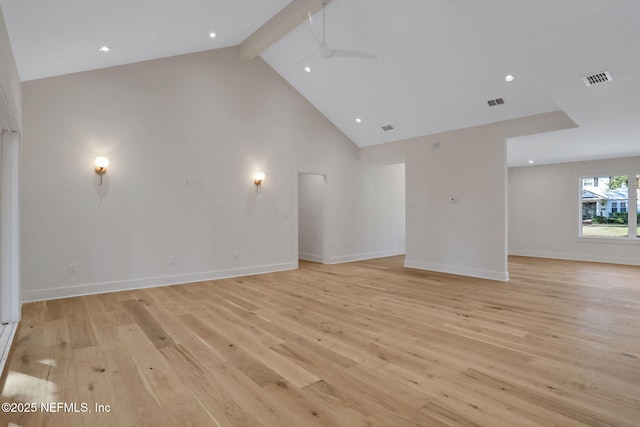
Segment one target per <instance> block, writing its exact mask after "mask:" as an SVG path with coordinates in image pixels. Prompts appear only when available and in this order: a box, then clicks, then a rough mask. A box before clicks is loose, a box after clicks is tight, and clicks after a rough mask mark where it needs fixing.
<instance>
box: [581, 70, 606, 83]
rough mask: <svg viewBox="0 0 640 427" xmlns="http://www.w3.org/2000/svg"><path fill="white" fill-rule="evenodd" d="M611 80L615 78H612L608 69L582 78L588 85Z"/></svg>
mask: <svg viewBox="0 0 640 427" xmlns="http://www.w3.org/2000/svg"><path fill="white" fill-rule="evenodd" d="M611 80H613V78H611V73H609V72H608V71H603V72H601V73H597V74H592V75H590V76H586V77H583V78H582V81H583V82H584V84H585V85H587V86H593V85H597V84H600V83H605V82H610V81H611Z"/></svg>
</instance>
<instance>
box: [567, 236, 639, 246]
mask: <svg viewBox="0 0 640 427" xmlns="http://www.w3.org/2000/svg"><path fill="white" fill-rule="evenodd" d="M575 241H576V242H583V243H609V244H611V243H619V244H623V245H640V237H619V238H616V237H596V236H577V237H576V238H575Z"/></svg>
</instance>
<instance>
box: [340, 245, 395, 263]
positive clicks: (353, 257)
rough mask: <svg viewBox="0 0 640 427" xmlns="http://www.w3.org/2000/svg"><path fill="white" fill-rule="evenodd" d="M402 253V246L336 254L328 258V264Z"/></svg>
mask: <svg viewBox="0 0 640 427" xmlns="http://www.w3.org/2000/svg"><path fill="white" fill-rule="evenodd" d="M404 253H405V250H404V248H402V249H391V250H387V251H376V252H365V253H362V254H354V255H345V256H337V257H331V258H329V264H342V263H345V262H354V261H365V260H368V259H374V258H384V257H388V256H396V255H404Z"/></svg>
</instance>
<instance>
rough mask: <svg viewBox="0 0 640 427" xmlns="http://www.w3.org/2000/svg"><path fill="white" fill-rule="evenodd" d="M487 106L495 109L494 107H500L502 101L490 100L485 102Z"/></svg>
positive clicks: (499, 99)
mask: <svg viewBox="0 0 640 427" xmlns="http://www.w3.org/2000/svg"><path fill="white" fill-rule="evenodd" d="M487 104H489V107H495V106H496V105H502V104H504V99H502V98H496V99H490V100H488V101H487Z"/></svg>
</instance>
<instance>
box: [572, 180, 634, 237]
mask: <svg viewBox="0 0 640 427" xmlns="http://www.w3.org/2000/svg"><path fill="white" fill-rule="evenodd" d="M630 177H631V178H632V179H631V180H630V179H629V178H630ZM580 180H581V194H580V204H581V214H582V218H581V221H580V231H579V235H580V236H581V237H606V238H614V239H622V238H627V239H628V238H632V239H637V238H638V237H640V174H634V175H611V176H602V175H601V176H590V177H582V178H581V179H580ZM634 205H635V206H636V209H635V212H634V210H633V209H631V210H630V209H629V206H634Z"/></svg>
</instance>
